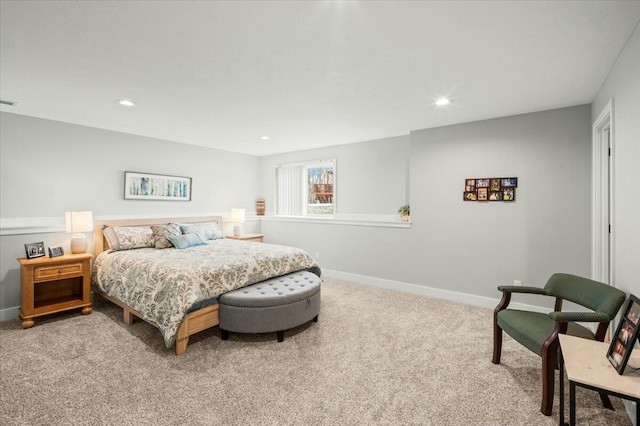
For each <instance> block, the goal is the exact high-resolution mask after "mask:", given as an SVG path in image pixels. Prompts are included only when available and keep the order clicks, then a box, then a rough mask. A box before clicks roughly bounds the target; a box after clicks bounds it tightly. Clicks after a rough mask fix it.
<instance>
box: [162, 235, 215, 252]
mask: <svg viewBox="0 0 640 426" xmlns="http://www.w3.org/2000/svg"><path fill="white" fill-rule="evenodd" d="M167 238H168V239H169V241H171V244H173V245H174V246H175V248H177V249H186V248H188V247H193V246H200V245H202V244H207V241H206V240H205V239H204V238H203V237H202V235H200V234H199V233H197V232H194V233H193V234H180V235H167Z"/></svg>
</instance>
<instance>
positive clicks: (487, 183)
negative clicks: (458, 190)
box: [462, 177, 518, 202]
mask: <svg viewBox="0 0 640 426" xmlns="http://www.w3.org/2000/svg"><path fill="white" fill-rule="evenodd" d="M517 187H518V178H517V177H506V178H505V177H500V178H472V179H465V181H464V194H463V197H462V199H463V201H506V202H512V201H515V200H516V188H517Z"/></svg>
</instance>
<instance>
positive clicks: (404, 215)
mask: <svg viewBox="0 0 640 426" xmlns="http://www.w3.org/2000/svg"><path fill="white" fill-rule="evenodd" d="M398 213H400V219H402V221H403V222H409V219H410V214H411V211H410V210H409V205H408V204H407V205H406V206H402V207H400V208H399V209H398Z"/></svg>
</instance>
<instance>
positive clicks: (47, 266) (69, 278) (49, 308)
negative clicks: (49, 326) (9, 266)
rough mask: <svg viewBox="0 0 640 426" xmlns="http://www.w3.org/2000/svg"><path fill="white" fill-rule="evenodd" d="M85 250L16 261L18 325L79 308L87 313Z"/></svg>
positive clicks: (88, 274) (88, 263) (88, 257)
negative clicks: (18, 284) (18, 278)
mask: <svg viewBox="0 0 640 426" xmlns="http://www.w3.org/2000/svg"><path fill="white" fill-rule="evenodd" d="M92 257H93V256H92V255H91V254H88V253H83V254H65V255H63V256H58V257H53V258H50V257H48V256H46V257H39V258H35V259H26V258H24V257H21V258H19V259H18V262H20V300H21V303H20V313H19V316H20V319H22V328H30V327H33V323H34V320H33V319H34V318H36V317H39V316H42V315H48V314H53V313H55V312H62V311H67V310H69V309H78V308H82V313H83V314H84V315H87V314H90V313H91V293H90V289H89V285H90V282H91V258H92Z"/></svg>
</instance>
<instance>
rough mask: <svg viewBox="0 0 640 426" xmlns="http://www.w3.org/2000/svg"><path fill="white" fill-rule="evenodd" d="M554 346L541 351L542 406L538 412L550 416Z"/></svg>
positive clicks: (554, 361)
mask: <svg viewBox="0 0 640 426" xmlns="http://www.w3.org/2000/svg"><path fill="white" fill-rule="evenodd" d="M556 348H557V346H556ZM556 348H553V350H546V351H545V350H543V351H542V406H541V407H540V412H541V413H542V414H544V415H545V416H550V415H551V411H552V409H553V393H554V387H555V372H556V360H555V358H554V357H555V356H556V354H557V349H556ZM549 349H552V348H549Z"/></svg>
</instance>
